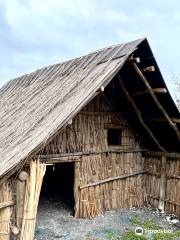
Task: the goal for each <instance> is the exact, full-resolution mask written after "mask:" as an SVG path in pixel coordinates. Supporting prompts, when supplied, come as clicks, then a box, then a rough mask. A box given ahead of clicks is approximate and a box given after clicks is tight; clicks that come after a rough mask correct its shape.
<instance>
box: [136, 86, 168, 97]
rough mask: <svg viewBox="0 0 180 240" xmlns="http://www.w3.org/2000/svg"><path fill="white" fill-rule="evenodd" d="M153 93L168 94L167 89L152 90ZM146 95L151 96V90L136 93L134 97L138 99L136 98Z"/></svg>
mask: <svg viewBox="0 0 180 240" xmlns="http://www.w3.org/2000/svg"><path fill="white" fill-rule="evenodd" d="M152 91H153V93H167V89H166V88H152ZM144 94H150V91H149V89H145V90H142V91H138V92H134V93H133V95H132V96H133V97H136V96H141V95H144Z"/></svg>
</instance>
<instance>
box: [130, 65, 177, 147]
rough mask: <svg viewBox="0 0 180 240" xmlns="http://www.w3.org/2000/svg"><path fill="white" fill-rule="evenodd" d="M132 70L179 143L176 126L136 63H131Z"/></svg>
mask: <svg viewBox="0 0 180 240" xmlns="http://www.w3.org/2000/svg"><path fill="white" fill-rule="evenodd" d="M132 66H133V68H134V69H135V71H136V73H137V74H138V76H139V77H140V78H141V80H142V81H143V83H144V84H145V86H146V87H147V89H149V92H150V95H151V96H152V98H153V100H154V102H155V103H156V105H157V107H158V108H159V110H160V111H161V112H162V113H163V115H164V117H165V118H166V120H167V122H168V124H169V125H170V126H171V127H172V129H173V130H174V132H175V134H176V136H177V138H178V140H179V142H180V132H179V130H178V128H177V126H176V124H175V123H173V121H172V120H171V118H170V117H169V115H168V113H167V112H166V110H165V109H164V107H163V106H162V104H161V103H160V102H159V100H158V98H157V97H156V95H155V94H154V92H153V90H152V88H151V86H150V84H149V83H148V81H147V79H146V77H145V76H144V75H143V73H142V72H141V70H140V69H139V67H138V66H137V64H136V63H132Z"/></svg>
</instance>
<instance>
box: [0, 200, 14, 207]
mask: <svg viewBox="0 0 180 240" xmlns="http://www.w3.org/2000/svg"><path fill="white" fill-rule="evenodd" d="M13 205H14V201H8V202H3V203H0V209H2V208H6V207H10V206H13Z"/></svg>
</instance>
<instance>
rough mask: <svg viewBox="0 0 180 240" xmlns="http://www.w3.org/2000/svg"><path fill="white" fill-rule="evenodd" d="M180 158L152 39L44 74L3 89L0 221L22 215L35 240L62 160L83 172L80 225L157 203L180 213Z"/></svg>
mask: <svg viewBox="0 0 180 240" xmlns="http://www.w3.org/2000/svg"><path fill="white" fill-rule="evenodd" d="M69 126H70V127H69ZM179 151H180V113H179V111H178V109H177V107H176V105H175V103H174V102H173V100H172V97H171V95H170V93H169V91H168V89H167V87H166V84H165V82H164V80H163V77H162V75H161V73H160V70H159V68H158V65H157V63H156V61H155V58H154V56H153V53H152V51H151V49H150V46H149V44H148V41H147V40H146V39H139V40H136V41H133V42H130V43H125V44H118V45H115V46H112V47H108V48H104V49H101V50H98V51H95V52H93V53H90V54H88V55H86V56H83V57H80V58H76V59H73V60H70V61H66V62H63V63H60V64H56V65H52V66H48V67H45V68H42V69H39V70H37V71H35V72H32V73H30V74H27V75H24V76H22V77H19V78H16V79H14V80H11V81H9V82H8V83H7V84H6V85H5V86H4V87H3V88H1V90H0V163H1V164H0V177H1V186H2V192H1V195H2V196H0V206H1V204H4V205H2V206H3V207H2V209H3V211H4V212H3V211H2V210H1V209H0V217H2V216H3V214H6V215H7V211H9V212H8V213H9V216H10V215H11V214H10V212H12V209H13V210H14V211H15V212H16V214H14V215H13V216H14V220H13V221H14V222H13V223H14V224H16V225H17V227H18V229H19V230H20V234H19V236H20V239H26V240H27V238H26V237H25V236H26V234H28V236H30V235H32V236H33V232H34V230H33V229H34V226H35V221H34V223H32V222H31V224H30V223H29V222H28V220H27V218H28V217H33V218H34V219H35V217H36V211H37V205H38V200H39V194H40V190H41V184H42V180H43V176H44V173H45V165H46V164H47V163H51V164H58V163H62V162H74V164H75V177H74V198H75V216H77V217H89V216H95V215H96V214H98V213H99V212H102V211H104V210H106V209H111V208H116V207H130V206H143V205H145V204H147V201H148V202H149V203H150V204H152V205H154V206H156V207H158V206H159V208H160V209H161V210H164V209H166V210H168V211H170V212H175V213H176V214H180V195H179V192H180V191H179V189H178V186H179V185H178V184H179V183H178V181H179V179H180V177H179V174H180V163H179V162H180V161H179V160H180V153H178V152H179ZM104 159H106V160H107V161H105V162H104ZM29 166H30V167H29ZM106 170H107V171H106ZM34 172H36V173H37V175H38V174H39V175H38V178H37V175H36V174H35V175H34ZM26 173H27V174H26ZM23 174H24V175H23ZM17 176H19V178H20V180H17ZM22 176H25V177H22ZM21 178H23V179H24V180H22V179H21ZM132 178H133V181H132ZM155 181H156V182H157V183H158V190H157V189H156V188H154V187H153V185H154V182H155ZM10 182H11V184H10ZM12 182H13V183H12ZM14 182H15V183H16V184H14ZM22 182H23V187H22V186H21V185H22ZM19 185H20V186H21V187H19ZM172 185H173V186H174V190H173V189H171V186H172ZM14 186H16V187H15V189H14ZM125 186H126V187H127V190H128V191H126V192H124V190H123V189H124V187H125ZM28 187H30V188H32V189H33V190H32V191H33V192H36V193H37V196H35V197H34V195H33V196H31V195H32V194H30V195H28V194H25V192H26V193H27V188H28ZM142 188H143V189H145V190H144V191H143V192H142V191H141V190H142ZM13 189H14V190H13ZM133 189H136V190H137V191H141V193H139V195H138V196H137V193H136V194H135V192H134V190H133ZM35 190H36V191H35ZM13 191H16V198H18V199H21V205H19V204H18V201H17V199H13V197H12V195H11V192H13ZM172 191H173V192H172ZM7 192H8V194H7ZM24 194H25V197H22V196H24ZM98 196H99V198H98ZM100 196H101V200H100ZM130 196H131V197H130ZM85 199H86V200H85ZM98 199H99V200H98ZM128 199H129V200H128ZM144 199H146V201H145V200H144ZM29 201H30V203H29ZM85 201H86V203H84V202H85ZM7 202H11V204H10V205H8V204H6V203H7ZM145 202H146V203H145ZM13 204H16V205H13ZM84 204H85V205H84ZM12 205H13V206H14V207H12ZM32 206H33V207H32ZM0 208H1V207H0ZM30 208H32V209H31V212H32V211H33V216H32V215H28V217H27V216H24V215H23V214H25V213H26V214H27V212H28V211H30V210H29V209H30ZM1 211H2V214H1ZM5 211H6V212H5ZM18 219H21V221H19V220H18ZM9 226H10V225H9V224H5V225H3V227H4V228H6V230H7V232H9ZM1 227H2V226H1ZM30 232H31V233H30ZM8 236H9V235H8ZM0 239H1V238H0ZM2 239H5V238H2ZM6 239H8V238H6ZM28 239H32V238H30V237H29V238H28Z"/></svg>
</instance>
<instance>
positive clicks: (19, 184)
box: [16, 179, 26, 229]
mask: <svg viewBox="0 0 180 240" xmlns="http://www.w3.org/2000/svg"><path fill="white" fill-rule="evenodd" d="M25 191H26V181H21V180H20V179H17V180H16V225H17V226H18V228H19V229H21V226H22V219H23V210H24V198H25Z"/></svg>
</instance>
